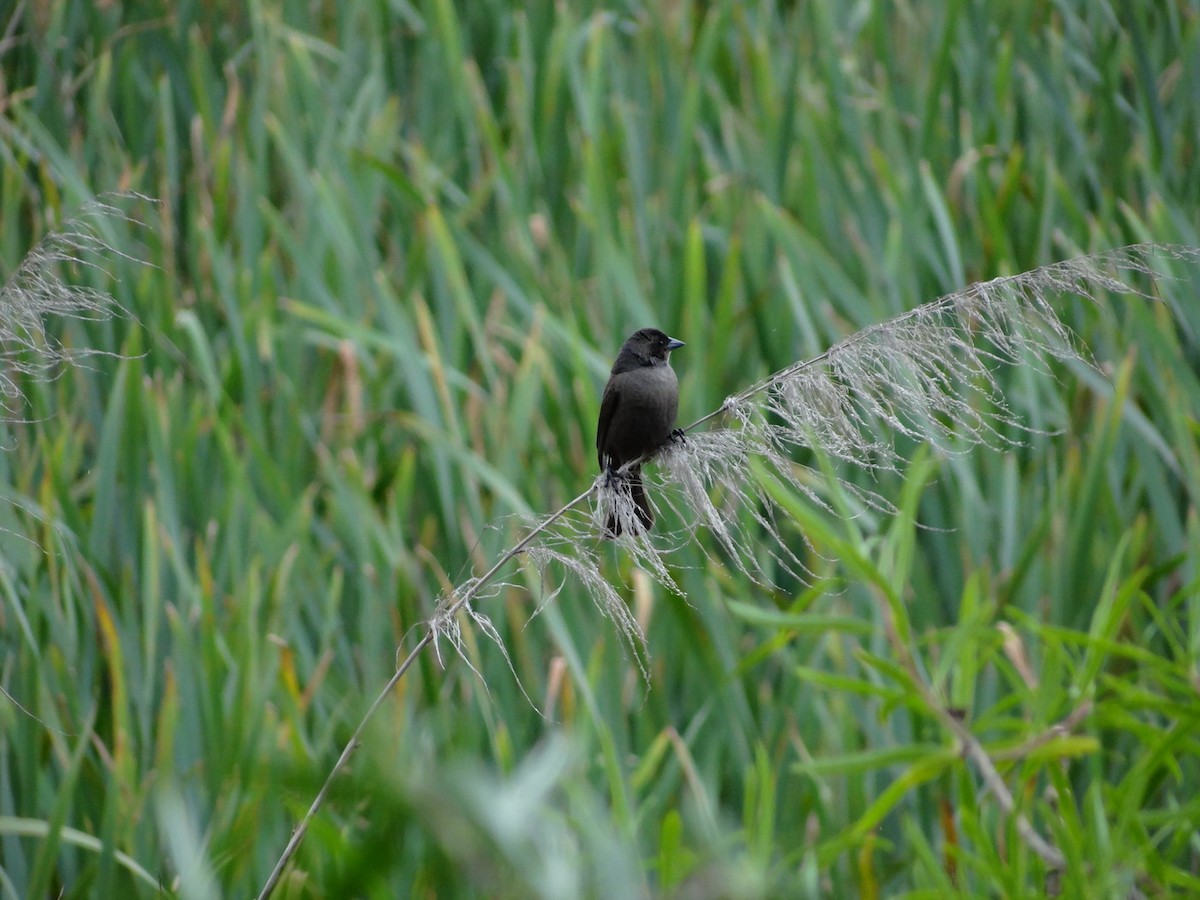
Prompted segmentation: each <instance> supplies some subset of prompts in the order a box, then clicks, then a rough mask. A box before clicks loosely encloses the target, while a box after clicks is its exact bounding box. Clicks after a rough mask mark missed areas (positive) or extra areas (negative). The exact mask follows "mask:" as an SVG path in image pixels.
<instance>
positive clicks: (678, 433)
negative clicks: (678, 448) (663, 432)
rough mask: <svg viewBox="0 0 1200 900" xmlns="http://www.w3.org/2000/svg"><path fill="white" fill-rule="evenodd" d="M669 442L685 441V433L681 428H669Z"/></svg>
mask: <svg viewBox="0 0 1200 900" xmlns="http://www.w3.org/2000/svg"><path fill="white" fill-rule="evenodd" d="M671 443H672V444H686V443H687V435H686V434H684V432H683V429H682V428H673V429H671Z"/></svg>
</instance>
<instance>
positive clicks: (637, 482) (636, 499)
mask: <svg viewBox="0 0 1200 900" xmlns="http://www.w3.org/2000/svg"><path fill="white" fill-rule="evenodd" d="M624 481H625V484H626V485H628V486H629V499H631V500H632V501H633V507H634V509H633V512H634V518H635V519H636V522H635V523H634V528H633V530H632V532H631V533H632V534H641V533H642V532H643V531H649V530H650V526H651V525H653V524H654V510H652V509H651V508H650V500H649V498H647V497H646V489H645V488H643V487H642V470H641V469H634V470H633V471H631V472H630V473H629V474H627V475H626V476H625V478H624ZM617 490H618V493H624V490H623V486H622V487H619V488H618V489H617ZM621 518H622V517H620V516H618V515H617V513H616V512H615V511H614V512H610V513H609V514H608V519H607V520H605V522H604V530H605V531H606V532H607V533H608V535H610V536H611V537H620V536H621V535H622V534H624V533H625V529H624V528H623V527H622V525H621ZM626 524H630V523H629V522H628V520H626Z"/></svg>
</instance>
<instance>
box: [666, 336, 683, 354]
mask: <svg viewBox="0 0 1200 900" xmlns="http://www.w3.org/2000/svg"><path fill="white" fill-rule="evenodd" d="M682 346H684V343H683V341H677V340H676V339H675V338H671V339H670V340H669V341H667V352H668V353H670V352H671V351H672V350H678V349H679V348H680V347H682Z"/></svg>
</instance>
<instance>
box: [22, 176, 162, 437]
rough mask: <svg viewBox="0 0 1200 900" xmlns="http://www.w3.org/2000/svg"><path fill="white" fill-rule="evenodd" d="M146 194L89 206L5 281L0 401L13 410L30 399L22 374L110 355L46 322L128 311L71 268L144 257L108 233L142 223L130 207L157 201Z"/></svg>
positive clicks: (103, 271) (101, 268)
mask: <svg viewBox="0 0 1200 900" xmlns="http://www.w3.org/2000/svg"><path fill="white" fill-rule="evenodd" d="M154 202H155V201H154V200H152V199H151V198H149V197H144V196H142V195H140V194H133V193H123V194H106V195H103V196H102V197H100V198H97V199H95V200H91V201H89V202H88V203H86V204H84V205H83V206H82V207H81V208H80V210H79V211H78V212H77V213H75V214H74V215H73V216H71V217H70V218H68V219H65V220H64V221H63V223H62V224H61V225H59V226H58V228H56V229H54V230H53V231H50V232H48V233H47V234H46V235H45V236H44V237H43V238H42V239H41V240H40V241H38V243H37V244H36V245H34V247H33V248H32V249H31V250H30V251H29V252H28V253H27V254H25V257H24V259H22V260H21V262H20V263H19V264H18V265H17V267H16V268H15V269H14V270H13V272H12V274H11V275H10V276H9V278H8V280H7V281H6V282H5V283H4V285H3V286H0V398H2V399H0V404H3V406H4V409H5V410H7V411H8V412H10V413H15V412H16V410H17V409H18V408H19V407H20V405H21V403H22V401H23V399H24V397H23V395H22V393H21V388H20V385H19V383H18V379H17V377H16V376H17V375H18V374H19V375H25V376H30V377H33V378H52V377H54V375H55V374H56V373H57V371H59V367H60V366H61V365H63V364H72V365H78V364H79V363H80V362H81V361H82V360H83V359H84V358H85V357H88V356H95V355H104V354H105V351H102V350H96V349H94V348H90V347H68V346H66V345H65V344H63V343H62V342H61V341H60V340H59V339H58V338H57V337H56V336H55V335H54V334H53V333H51V332H50V331H48V330H47V328H46V317H48V316H54V317H59V318H64V319H85V320H99V319H105V318H108V317H109V316H111V315H114V314H127V313H126V311H125V310H124V309H123V308H122V307H121V306H120V304H118V303H117V301H116V299H115V298H114V297H113V296H112V294H110V293H109V292H108V291H107V290H104V289H101V288H97V287H90V286H88V285H84V284H79V283H76V282H75V281H73V280H72V278H71V275H70V273H72V272H75V273H78V272H80V271H82V270H91V271H92V273H93V277H95V273H99V275H100V276H101V277H104V278H112V277H114V273H113V270H112V268H111V266H112V264H113V261H114V260H116V259H125V260H128V261H130V262H133V263H137V264H139V265H145V264H146V263H145V261H144V260H143V259H140V258H139V257H137V256H133V255H130V253H128V252H126V251H123V250H121V249H119V248H118V247H117V246H116V244H115V241H114V239H112V238H110V237H107V236H106V235H105V229H106V227H107V226H108V225H110V224H112V223H113V222H125V223H129V224H132V225H137V226H140V225H142V224H143V222H142V221H141V220H140V219H139V218H138V217H137V216H136V215H134V214H133V213H132V212H130V208H132V207H135V206H136V205H138V204H142V203H154Z"/></svg>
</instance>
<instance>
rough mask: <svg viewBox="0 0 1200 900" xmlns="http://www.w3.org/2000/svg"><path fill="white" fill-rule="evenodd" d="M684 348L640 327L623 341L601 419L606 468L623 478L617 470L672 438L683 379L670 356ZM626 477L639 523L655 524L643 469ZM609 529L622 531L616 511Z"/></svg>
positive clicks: (599, 439)
mask: <svg viewBox="0 0 1200 900" xmlns="http://www.w3.org/2000/svg"><path fill="white" fill-rule="evenodd" d="M682 346H683V341H677V340H675V338H673V337H667V336H666V335H665V334H663V333H662V332H661V331H659V330H658V329H657V328H643V329H641V330H640V331H635V332H634V333H633V334H631V335H630V336H629V340H627V341H626V342H625V343H624V345H622V347H621V352H620V353H618V354H617V361H616V362H615V363H613V367H612V374H611V375H609V378H608V384H606V385H605V386H604V399H603V400H602V401H601V402H600V421H599V422H597V423H596V455H597V457H598V459H599V460H600V471H602V472H608V473H609V476H610V477H613V478H615V477H618V476H617V470H618V469H620V468H621V466H623V465H625V463H627V462H633V461H634V460H637V459H641V458H642V457H644V456H649V455H650V454H652V453H654V452H655V451H656V450H658V449H659V448H660V447H662V445H663V444H665V443H666V442H667V441H668V440H670V439H671V435H672V433H673V430H674V428H675V414H676V412H678V410H679V381H678V379H676V377H675V372H674V371H673V370H672V369H671V364H670V361H669V357H670V355H671V351H672V350H677V349H678V348H680V347H682ZM620 477H622V478H624V479H625V480H626V481H627V482H628V485H629V494H630V496H631V497H632V498H633V502H634V503H635V504H636V506H637V520H638V522H639V523H640V524H641V526H642V528H643V529H647V530H648V529H649V528H650V526H651V525H653V524H654V512H653V511H652V510H651V509H650V503H649V502H648V501H647V500H646V492H645V490H643V488H642V467H641V466H640V465H639V466H634V467H632V468H631V469H630V470H629V471H628V472H626V473H625V474H624V475H623V476H620ZM605 531H606V533H607V535H608V536H610V537H616V536H617V535H619V534H621V532H622V528H621V523H620V522H619V521H618V520H617V517H616V516H615V515H609V517H608V521H607V522H606V523H605ZM635 533H637V532H635Z"/></svg>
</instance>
